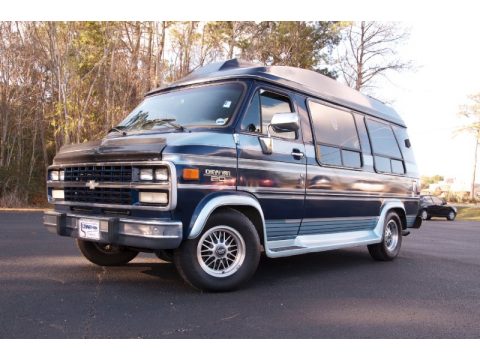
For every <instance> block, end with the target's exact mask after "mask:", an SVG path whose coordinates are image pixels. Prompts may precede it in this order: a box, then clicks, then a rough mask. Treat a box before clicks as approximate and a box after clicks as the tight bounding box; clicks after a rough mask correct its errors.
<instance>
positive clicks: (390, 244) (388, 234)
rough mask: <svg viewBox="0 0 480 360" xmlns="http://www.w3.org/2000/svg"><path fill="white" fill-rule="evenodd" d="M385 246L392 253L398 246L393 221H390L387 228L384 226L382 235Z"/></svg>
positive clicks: (397, 231)
mask: <svg viewBox="0 0 480 360" xmlns="http://www.w3.org/2000/svg"><path fill="white" fill-rule="evenodd" d="M383 237H384V241H385V246H386V247H387V250H388V251H394V250H395V248H396V247H397V244H398V238H399V229H398V224H397V222H396V221H395V220H393V219H391V220H390V221H389V222H388V223H387V226H385V233H384V234H383Z"/></svg>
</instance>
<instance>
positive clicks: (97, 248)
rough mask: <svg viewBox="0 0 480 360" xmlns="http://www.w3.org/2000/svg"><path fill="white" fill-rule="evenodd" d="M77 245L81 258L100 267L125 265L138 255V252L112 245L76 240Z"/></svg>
mask: <svg viewBox="0 0 480 360" xmlns="http://www.w3.org/2000/svg"><path fill="white" fill-rule="evenodd" d="M77 245H78V248H79V249H80V251H81V253H82V254H83V256H85V257H86V258H87V259H88V260H89V261H90V262H92V263H93V264H95V265H100V266H121V265H126V264H127V263H128V262H130V261H131V260H133V259H134V258H135V256H137V255H138V251H134V250H130V249H126V248H124V247H122V246H116V245H112V244H101V243H98V242H95V241H87V240H81V239H77Z"/></svg>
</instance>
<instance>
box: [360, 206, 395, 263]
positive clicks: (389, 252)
mask: <svg viewBox="0 0 480 360" xmlns="http://www.w3.org/2000/svg"><path fill="white" fill-rule="evenodd" d="M401 246H402V223H401V221H400V218H399V217H398V215H397V213H395V212H389V213H388V214H387V216H386V218H385V223H384V225H383V236H382V242H381V243H379V244H373V245H368V252H369V253H370V255H371V256H372V258H374V259H375V260H379V261H389V260H393V259H395V258H396V257H397V256H398V254H399V253H400V247H401Z"/></svg>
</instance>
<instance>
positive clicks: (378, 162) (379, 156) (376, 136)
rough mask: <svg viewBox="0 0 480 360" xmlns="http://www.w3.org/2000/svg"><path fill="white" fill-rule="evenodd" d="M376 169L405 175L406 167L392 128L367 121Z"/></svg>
mask: <svg viewBox="0 0 480 360" xmlns="http://www.w3.org/2000/svg"><path fill="white" fill-rule="evenodd" d="M365 123H366V124H367V129H368V133H369V135H370V142H371V144H372V152H373V154H374V161H375V169H376V170H377V171H379V172H386V173H393V174H398V175H403V174H405V165H404V163H403V159H402V153H401V152H400V149H399V147H398V143H397V140H396V139H395V135H394V134H393V130H392V127H391V126H390V125H388V124H384V123H381V122H379V121H375V120H372V119H366V120H365Z"/></svg>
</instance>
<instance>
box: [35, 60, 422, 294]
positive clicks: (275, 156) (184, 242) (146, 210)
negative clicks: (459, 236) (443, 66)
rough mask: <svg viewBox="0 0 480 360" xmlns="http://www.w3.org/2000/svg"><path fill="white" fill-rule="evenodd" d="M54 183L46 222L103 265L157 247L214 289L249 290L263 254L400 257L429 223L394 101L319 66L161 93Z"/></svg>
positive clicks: (73, 156)
mask: <svg viewBox="0 0 480 360" xmlns="http://www.w3.org/2000/svg"><path fill="white" fill-rule="evenodd" d="M47 189H48V200H49V202H51V203H52V204H54V206H55V210H54V211H47V212H46V213H45V215H44V223H45V225H46V226H47V227H48V228H49V229H50V230H51V231H52V232H54V233H56V234H58V235H61V236H67V237H73V238H76V239H77V244H78V247H79V249H80V251H81V253H82V254H83V255H84V256H85V257H86V258H87V259H88V260H89V261H91V262H92V263H94V264H97V265H100V266H119V265H125V264H127V263H128V262H129V261H131V260H132V259H133V258H135V256H136V255H137V254H138V253H139V252H154V253H155V254H157V256H158V257H159V258H161V259H163V260H165V261H173V262H174V263H175V266H176V267H177V269H178V271H179V273H180V275H181V276H182V277H183V279H185V280H186V282H188V283H189V284H191V285H192V286H194V287H195V288H198V289H201V290H210V291H226V290H232V289H235V288H238V287H239V286H241V285H243V284H245V283H246V282H247V280H248V279H250V278H251V276H252V275H253V274H254V273H255V270H256V269H257V266H258V264H259V261H260V254H261V252H262V251H263V252H265V254H266V256H268V257H284V256H293V255H301V254H306V253H311V252H319V251H327V250H332V249H340V248H345V247H352V246H366V247H367V248H368V251H369V253H370V255H371V256H372V257H373V258H374V259H375V260H379V261H390V260H393V259H395V258H396V257H397V256H398V254H399V252H400V248H401V245H402V239H403V237H404V236H406V235H408V233H409V229H411V228H418V227H420V224H421V218H420V217H419V216H417V214H418V210H419V189H420V187H419V179H418V171H417V166H416V163H415V158H414V154H413V150H412V146H411V142H410V140H409V137H408V134H407V128H406V125H405V123H404V121H403V120H402V119H401V118H400V117H399V115H398V114H397V113H396V112H395V111H394V110H393V109H392V108H391V107H389V106H387V105H385V104H383V103H382V102H380V101H378V100H375V99H373V98H371V97H367V96H364V95H362V94H361V93H359V92H357V91H355V90H353V89H350V88H348V87H346V86H343V85H341V84H339V83H337V82H336V81H334V80H332V79H330V78H327V77H325V76H323V75H320V74H318V73H316V72H313V71H309V70H304V69H298V68H292V67H286V66H267V67H265V66H258V65H252V64H246V63H242V62H240V61H238V60H229V61H225V62H222V63H216V64H210V65H207V66H205V67H203V68H200V69H198V70H196V71H194V72H193V73H191V74H190V75H189V76H187V77H185V78H184V79H182V80H180V81H178V82H176V83H173V84H171V85H169V86H166V87H164V88H160V89H155V90H152V91H150V92H149V93H148V94H146V96H145V98H144V100H143V101H142V102H141V103H140V104H139V105H138V107H137V108H135V109H134V110H133V111H132V112H131V113H130V114H129V115H128V116H127V117H126V118H125V119H124V120H123V121H121V122H120V123H119V124H118V126H116V127H114V128H112V129H111V130H110V132H109V133H108V134H107V135H106V136H105V137H104V138H103V139H102V140H99V141H92V142H89V143H83V144H76V145H69V146H65V147H63V148H62V149H61V150H60V151H59V153H58V154H57V155H56V157H55V159H54V161H53V165H52V166H50V167H49V168H48V180H47ZM279 276H281V274H279Z"/></svg>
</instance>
